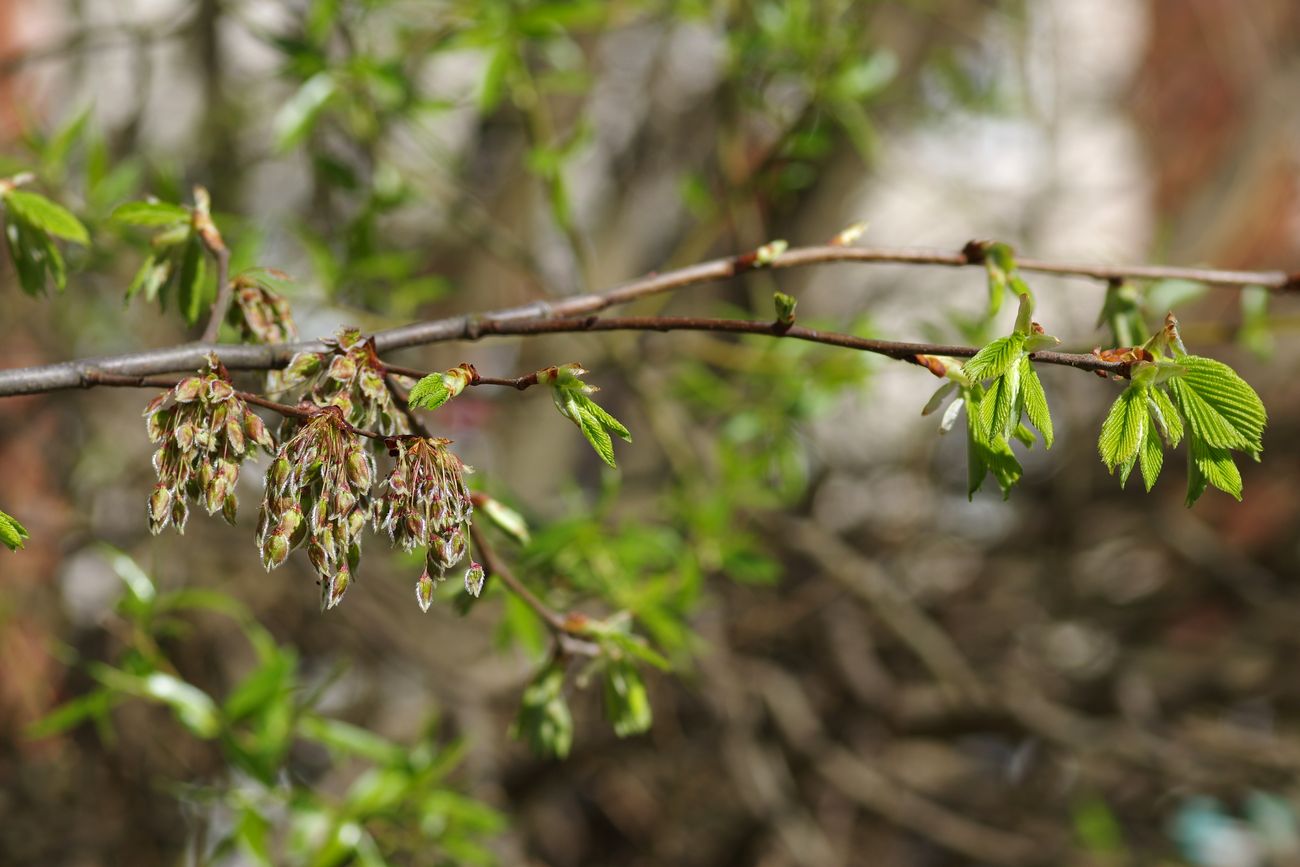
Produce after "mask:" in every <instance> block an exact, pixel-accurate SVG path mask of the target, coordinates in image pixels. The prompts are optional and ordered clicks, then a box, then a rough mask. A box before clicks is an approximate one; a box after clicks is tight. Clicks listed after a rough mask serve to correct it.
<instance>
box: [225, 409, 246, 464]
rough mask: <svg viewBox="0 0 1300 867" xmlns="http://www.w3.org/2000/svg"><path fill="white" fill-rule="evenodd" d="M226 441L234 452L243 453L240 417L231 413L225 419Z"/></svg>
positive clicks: (242, 427)
mask: <svg viewBox="0 0 1300 867" xmlns="http://www.w3.org/2000/svg"><path fill="white" fill-rule="evenodd" d="M226 442H228V443H230V447H231V448H232V449H234V450H235V454H238V455H242V454H243V453H244V425H243V423H242V420H241V419H237V418H235V417H234V416H233V415H232V416H230V417H229V418H227V419H226Z"/></svg>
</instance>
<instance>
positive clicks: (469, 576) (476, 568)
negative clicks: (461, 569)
mask: <svg viewBox="0 0 1300 867" xmlns="http://www.w3.org/2000/svg"><path fill="white" fill-rule="evenodd" d="M485 581H487V574H486V573H484V571H483V567H482V566H480V565H479V564H478V563H475V562H472V561H471V562H470V564H469V568H468V569H466V570H465V592H466V593H468V594H469V595H470V596H478V595H479V594H480V593H482V592H483V583H484V582H485Z"/></svg>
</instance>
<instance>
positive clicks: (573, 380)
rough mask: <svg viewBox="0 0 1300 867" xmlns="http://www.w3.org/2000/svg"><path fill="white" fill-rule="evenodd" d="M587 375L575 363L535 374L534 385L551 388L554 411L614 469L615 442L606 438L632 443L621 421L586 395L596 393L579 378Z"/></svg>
mask: <svg viewBox="0 0 1300 867" xmlns="http://www.w3.org/2000/svg"><path fill="white" fill-rule="evenodd" d="M586 372H587V371H585V370H583V368H582V367H581V366H580V365H578V364H576V363H570V364H565V365H561V366H559V367H548V368H546V369H545V370H540V371H538V372H537V381H538V382H540V383H543V384H545V385H549V386H551V397H552V398H554V400H555V408H556V409H558V410H559V411H560V414H561V415H563V416H564V417H565V418H567V419H568V420H569V421H571V422H573V423H574V424H576V425H577V426H578V429H579V430H581V431H582V435H583V436H585V437H586V438H587V442H589V443H591V447H592V448H593V449H595V450H596V454H598V455H600V458H601V460H603V461H604V462H605V463H607V464H609V465H610V466H611V467H617V466H618V465H617V464H616V463H615V462H614V442H613V440H611V439H610V436H609V435H610V433H613V434H615V435H616V436H618V437H619V438H621V439H623V440H625V441H627V442H632V434H631V433H629V432H628V429H627V427H625V426H624V424H623V423H622V422H621V421H619V420H618V419H616V418H614V416H612V415H610V414H609V413H608V412H607V411H606V410H605V409H604V407H602V406H600V405H599V404H597V403H596V402H595V401H594V400H592V399H591V397H590V396H589V395H591V394H592V393H594V392H595V391H597V389H596V387H595V386H594V385H588V384H587V383H585V382H583V381H582V380H581V379H580V378H579V377H581V376H582V375H583V374H584V373H586Z"/></svg>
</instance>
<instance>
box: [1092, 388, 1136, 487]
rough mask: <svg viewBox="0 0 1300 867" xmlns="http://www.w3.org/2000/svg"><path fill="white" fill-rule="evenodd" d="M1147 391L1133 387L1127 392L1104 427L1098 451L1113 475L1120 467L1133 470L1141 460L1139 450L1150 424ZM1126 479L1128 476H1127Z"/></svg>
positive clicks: (1114, 407) (1125, 391)
mask: <svg viewBox="0 0 1300 867" xmlns="http://www.w3.org/2000/svg"><path fill="white" fill-rule="evenodd" d="M1144 391H1145V389H1143V388H1142V387H1141V386H1137V385H1130V386H1129V387H1128V388H1126V389H1124V391H1123V392H1121V393H1120V396H1119V397H1118V398H1116V399H1115V403H1114V404H1112V405H1111V408H1110V413H1109V414H1108V415H1107V416H1106V421H1105V422H1104V423H1103V424H1102V426H1101V437H1100V439H1098V441H1097V449H1098V451H1100V452H1101V459H1102V461H1103V462H1104V463H1105V464H1106V469H1108V470H1110V471H1111V472H1112V473H1113V472H1115V469H1116V468H1117V467H1123V466H1125V465H1126V464H1127V465H1128V466H1129V468H1130V469H1131V468H1132V464H1131V462H1132V461H1133V460H1134V459H1135V458H1136V457H1137V453H1138V449H1140V448H1141V447H1142V438H1143V437H1144V436H1145V435H1146V429H1147V422H1148V417H1147V406H1146V395H1145V394H1144V393H1143V392H1144ZM1125 475H1126V476H1127V473H1125Z"/></svg>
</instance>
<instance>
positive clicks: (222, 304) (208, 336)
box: [201, 245, 235, 343]
mask: <svg viewBox="0 0 1300 867" xmlns="http://www.w3.org/2000/svg"><path fill="white" fill-rule="evenodd" d="M211 252H212V257H213V258H214V259H216V260H217V300H215V301H213V302H212V313H211V314H210V315H209V316H208V324H207V327H205V328H204V329H203V337H202V338H201V340H202V341H203V342H204V343H216V341H217V336H218V335H219V334H220V333H221V323H222V322H223V321H225V318H226V313H227V312H228V311H229V310H230V301H231V299H232V298H233V297H234V294H235V286H234V284H233V283H231V282H230V250H229V249H228V248H226V247H225V246H224V245H223V246H221V247H216V248H215V249H212V250H211Z"/></svg>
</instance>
